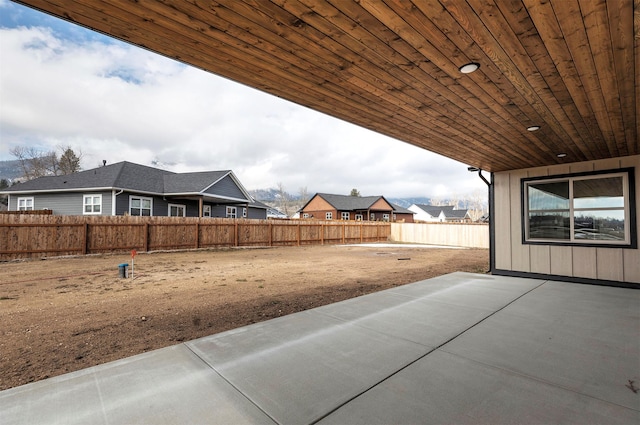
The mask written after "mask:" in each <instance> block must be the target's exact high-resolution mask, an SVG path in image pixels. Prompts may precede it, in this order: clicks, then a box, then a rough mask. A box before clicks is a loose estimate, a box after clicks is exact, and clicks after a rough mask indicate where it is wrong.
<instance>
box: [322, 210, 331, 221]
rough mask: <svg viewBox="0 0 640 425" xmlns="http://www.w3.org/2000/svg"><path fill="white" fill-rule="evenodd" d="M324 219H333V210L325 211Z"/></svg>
mask: <svg viewBox="0 0 640 425" xmlns="http://www.w3.org/2000/svg"><path fill="white" fill-rule="evenodd" d="M324 219H325V220H333V212H331V211H329V212H326V213H324Z"/></svg>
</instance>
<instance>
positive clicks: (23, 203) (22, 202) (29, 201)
mask: <svg viewBox="0 0 640 425" xmlns="http://www.w3.org/2000/svg"><path fill="white" fill-rule="evenodd" d="M30 210H33V198H18V211H30Z"/></svg>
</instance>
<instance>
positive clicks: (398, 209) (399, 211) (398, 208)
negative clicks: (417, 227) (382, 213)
mask: <svg viewBox="0 0 640 425" xmlns="http://www.w3.org/2000/svg"><path fill="white" fill-rule="evenodd" d="M391 206H392V207H393V212H394V213H396V214H415V212H414V211H411V210H408V209H406V208H405V207H401V206H400V205H397V204H391Z"/></svg>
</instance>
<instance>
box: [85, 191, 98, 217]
mask: <svg viewBox="0 0 640 425" xmlns="http://www.w3.org/2000/svg"><path fill="white" fill-rule="evenodd" d="M95 198H99V199H100V203H99V204H94V203H93V202H92V203H91V204H87V199H91V200H92V201H93V200H94V199H95ZM89 205H91V207H92V208H91V211H90V212H87V211H86V208H87V206H89ZM96 205H97V206H99V210H98V211H94V208H93V207H95V206H96ZM82 215H102V194H101V193H94V194H91V193H86V194H84V195H82Z"/></svg>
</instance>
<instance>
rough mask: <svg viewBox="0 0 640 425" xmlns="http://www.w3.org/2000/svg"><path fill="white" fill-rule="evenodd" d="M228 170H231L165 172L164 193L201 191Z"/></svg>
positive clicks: (224, 174)
mask: <svg viewBox="0 0 640 425" xmlns="http://www.w3.org/2000/svg"><path fill="white" fill-rule="evenodd" d="M230 172H231V170H223V171H202V172H196V173H172V174H167V175H165V176H164V193H167V194H169V193H193V192H203V191H204V190H205V189H207V188H209V187H211V185H213V184H214V183H216V182H218V181H219V180H220V179H222V178H223V177H225V176H226V175H228V174H229V173H230Z"/></svg>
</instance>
